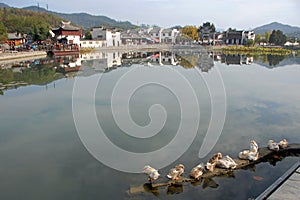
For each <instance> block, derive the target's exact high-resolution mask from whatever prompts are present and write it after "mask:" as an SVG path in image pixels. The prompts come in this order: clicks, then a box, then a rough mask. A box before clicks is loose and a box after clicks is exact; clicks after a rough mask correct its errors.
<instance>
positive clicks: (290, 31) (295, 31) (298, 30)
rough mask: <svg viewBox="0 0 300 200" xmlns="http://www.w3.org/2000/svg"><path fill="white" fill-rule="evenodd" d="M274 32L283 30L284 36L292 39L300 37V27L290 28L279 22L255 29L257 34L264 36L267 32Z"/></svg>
mask: <svg viewBox="0 0 300 200" xmlns="http://www.w3.org/2000/svg"><path fill="white" fill-rule="evenodd" d="M272 30H281V31H282V32H283V33H284V34H286V35H288V36H291V37H297V36H298V37H299V36H300V27H295V26H290V25H287V24H281V23H278V22H272V23H270V24H266V25H263V26H260V27H257V28H255V29H254V31H255V33H257V34H263V33H265V32H272Z"/></svg>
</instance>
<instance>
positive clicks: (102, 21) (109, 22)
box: [23, 6, 137, 29]
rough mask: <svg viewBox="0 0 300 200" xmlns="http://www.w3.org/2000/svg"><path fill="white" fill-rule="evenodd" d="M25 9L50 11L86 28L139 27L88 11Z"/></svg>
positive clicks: (42, 9) (42, 10) (33, 7)
mask: <svg viewBox="0 0 300 200" xmlns="http://www.w3.org/2000/svg"><path fill="white" fill-rule="evenodd" d="M23 9H25V10H30V11H36V12H49V13H51V14H53V15H56V16H58V17H61V18H63V19H65V20H68V21H71V22H72V23H73V24H77V25H79V26H81V27H83V28H84V29H89V28H92V27H95V26H105V27H115V28H120V29H131V28H136V27H137V26H135V25H133V24H132V23H130V22H128V21H125V22H121V21H116V20H114V19H111V18H109V17H106V16H95V15H90V14H87V13H72V14H66V13H58V12H52V11H47V10H46V9H44V8H39V7H37V6H30V7H25V8H23Z"/></svg>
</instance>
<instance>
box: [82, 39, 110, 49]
mask: <svg viewBox="0 0 300 200" xmlns="http://www.w3.org/2000/svg"><path fill="white" fill-rule="evenodd" d="M79 46H80V47H81V48H100V47H105V46H106V41H104V40H81V41H80V45H79Z"/></svg>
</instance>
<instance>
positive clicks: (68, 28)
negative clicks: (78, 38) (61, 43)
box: [52, 22, 80, 31]
mask: <svg viewBox="0 0 300 200" xmlns="http://www.w3.org/2000/svg"><path fill="white" fill-rule="evenodd" d="M59 29H63V30H66V31H79V30H80V28H78V27H75V26H73V25H71V23H70V22H62V23H61V25H60V26H59V27H56V28H53V29H52V30H54V31H55V30H59Z"/></svg>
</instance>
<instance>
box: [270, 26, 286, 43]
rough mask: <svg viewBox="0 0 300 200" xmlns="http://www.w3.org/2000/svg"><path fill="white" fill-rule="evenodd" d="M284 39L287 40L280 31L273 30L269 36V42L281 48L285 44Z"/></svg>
mask: <svg viewBox="0 0 300 200" xmlns="http://www.w3.org/2000/svg"><path fill="white" fill-rule="evenodd" d="M286 38H287V37H286V35H284V34H283V32H282V31H281V30H277V31H275V30H273V31H272V33H271V35H270V39H269V42H270V43H273V44H275V45H281V46H282V45H284V43H285V42H286Z"/></svg>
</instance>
